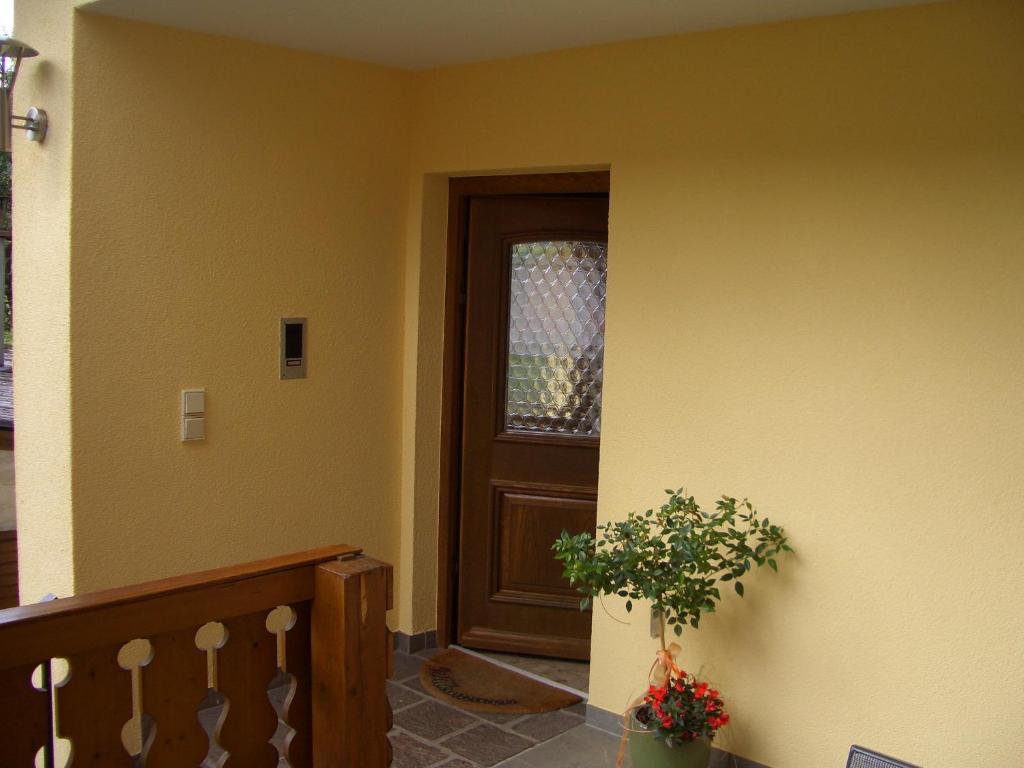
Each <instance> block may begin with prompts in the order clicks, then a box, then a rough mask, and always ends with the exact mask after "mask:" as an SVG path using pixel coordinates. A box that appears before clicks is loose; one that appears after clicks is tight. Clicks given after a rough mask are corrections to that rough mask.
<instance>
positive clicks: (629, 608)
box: [626, 600, 633, 613]
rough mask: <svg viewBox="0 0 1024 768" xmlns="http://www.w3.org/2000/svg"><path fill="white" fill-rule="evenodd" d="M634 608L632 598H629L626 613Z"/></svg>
mask: <svg viewBox="0 0 1024 768" xmlns="http://www.w3.org/2000/svg"><path fill="white" fill-rule="evenodd" d="M632 610H633V601H632V600H627V601H626V613H629V612H630V611H632Z"/></svg>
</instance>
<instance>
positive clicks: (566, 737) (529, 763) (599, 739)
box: [495, 725, 631, 768]
mask: <svg viewBox="0 0 1024 768" xmlns="http://www.w3.org/2000/svg"><path fill="white" fill-rule="evenodd" d="M618 753H619V737H618V736H614V735H612V734H610V733H608V732H607V731H602V730H599V729H597V728H594V727H593V726H590V725H579V726H576V727H575V728H573V729H571V730H568V731H566V732H565V733H562V734H559V735H558V736H556V737H555V738H553V739H550V740H548V741H545V742H543V743H541V744H538V745H537V746H535V747H531V748H530V749H528V750H526V751H525V752H520V753H519V754H518V755H516V756H515V757H512V758H510V759H508V760H505V761H504V762H502V763H498V765H497V766H495V768H613V766H614V765H615V759H616V757H617V756H618ZM630 765H631V762H630V760H629V755H628V754H627V755H626V761H625V763H624V766H623V768H629V767H630Z"/></svg>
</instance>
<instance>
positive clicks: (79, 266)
mask: <svg viewBox="0 0 1024 768" xmlns="http://www.w3.org/2000/svg"><path fill="white" fill-rule="evenodd" d="M44 7H47V4H46V3H41V4H37V6H36V8H35V9H33V10H32V11H31V12H28V11H26V12H25V16H26V17H28V16H31V17H32V18H33V19H35V18H36V17H39V16H40V15H41V11H40V9H42V8H44ZM65 14H66V18H67V20H68V22H69V23H70V19H71V15H70V14H69V13H67V12H65ZM74 25H75V29H74V55H75V58H74V66H75V70H74V72H75V75H74V86H75V87H74V100H75V101H74V117H75V123H74V165H73V174H72V184H73V201H74V202H73V209H72V210H71V218H72V219H73V221H74V223H75V230H74V236H73V238H72V248H71V254H70V274H69V270H68V267H67V265H66V264H65V265H64V266H63V283H64V285H65V288H66V286H67V284H68V283H70V285H71V286H72V287H71V293H72V302H71V311H70V323H71V334H70V336H71V339H70V346H71V356H70V385H71V391H72V393H73V395H72V398H71V413H72V424H71V440H70V454H71V456H70V458H71V463H72V466H73V467H74V480H73V483H72V486H71V488H70V498H73V507H71V509H70V511H69V513H68V514H67V515H66V516H65V517H64V518H61V519H55V518H54V516H53V515H52V514H51V513H50V510H51V507H52V505H51V504H50V503H49V500H48V499H42V500H40V501H39V502H37V503H35V504H34V505H26V506H27V507H29V508H30V509H31V510H32V512H33V514H31V515H26V519H27V520H28V521H31V520H33V519H34V520H36V521H38V525H39V526H40V527H46V528H50V529H53V530H57V531H60V532H61V535H62V536H63V537H64V538H65V539H66V540H68V541H69V542H70V541H72V539H73V544H71V546H72V547H73V557H59V556H56V555H48V556H47V555H40V556H38V557H36V556H32V555H31V553H27V554H29V555H30V556H29V557H28V558H27V568H28V571H27V572H25V573H23V578H24V577H26V576H27V577H28V578H25V585H24V586H25V589H24V591H23V599H28V600H31V599H35V598H36V597H37V593H39V592H41V591H46V590H53V591H57V592H59V593H65V594H66V593H67V592H69V591H71V590H72V589H74V591H78V592H82V591H89V590H93V589H97V588H102V587H107V586H112V585H116V584H124V583H129V582H132V581H137V580H142V579H148V578H156V577H160V576H163V575H169V574H175V573H182V572H188V571H192V570H196V569H199V568H205V567H212V566H215V565H220V564H225V563H230V562H237V561H244V560H248V559H253V558H257V557H262V556H268V555H271V554H275V553H281V552H288V551H294V550H297V549H303V548H306V547H312V546H318V545H322V544H325V543H336V542H351V543H357V544H359V545H362V546H364V547H365V548H366V549H367V550H369V551H371V552H372V553H373V554H374V555H376V556H379V557H382V558H384V559H386V560H389V561H392V562H395V563H396V564H400V560H401V557H400V552H399V540H398V533H397V528H398V504H399V497H400V482H399V457H400V453H401V432H400V429H401V414H400V412H399V409H398V407H397V403H399V402H400V387H401V348H402V306H401V299H400V297H401V295H402V284H403V271H402V270H403V261H402V253H403V246H402V242H403V238H404V231H403V227H404V224H405V206H404V183H405V173H406V169H407V158H406V147H407V139H406V131H407V121H406V115H405V111H406V110H407V108H408V103H409V98H408V93H407V89H408V87H409V79H408V76H407V75H404V74H403V73H400V72H396V71H392V70H388V69H384V68H381V67H374V66H368V65H362V64H355V63H350V62H343V61H339V60H334V59H331V58H327V57H320V56H313V55H307V54H302V53H297V52H291V51H284V50H281V49H275V48H271V47H266V46H259V45H254V44H249V43H244V42H238V41H233V40H226V39H221V38H215V37H208V36H203V35H197V34H191V33H185V32H179V31H175V30H170V29H164V28H160V27H155V26H150V25H144V24H137V23H131V22H124V21H120V20H115V19H110V18H105V17H97V16H91V15H86V14H76V15H75V20H74ZM24 26H25V29H26V35H28V33H29V25H28V24H27V23H26V24H25V25H24ZM19 29H20V28H19ZM36 44H37V45H39V46H40V47H41V48H43V49H44V51H46V52H47V56H49V50H48V48H47V47H44V43H43V42H39V43H36ZM64 63H65V65H66V62H64ZM34 80H35V78H34V77H28V76H26V78H25V82H26V83H30V82H33V81H34ZM26 90H28V86H26ZM21 95H22V93H21V92H20V89H19V96H21ZM44 105H45V106H46V107H47V108H49V109H50V110H51V114H52V115H53V118H54V128H55V129H56V130H55V131H54V132H51V134H50V137H49V138H48V140H47V143H46V144H45V145H43V146H42V148H39V147H37V146H35V145H33V146H31V147H28V148H27V149H26V148H24V147H23V146H19V148H18V151H19V155H18V157H17V158H16V160H17V161H18V162H17V167H18V170H19V173H20V174H21V175H20V176H19V186H18V202H19V210H22V211H23V210H25V208H27V207H29V206H32V211H33V216H32V217H27V218H28V219H30V223H29V224H28V225H26V226H25V227H24V228H22V227H21V224H20V222H19V239H20V242H19V252H20V253H22V254H29V253H31V254H36V253H39V252H40V251H41V250H43V244H44V240H43V238H44V234H45V236H46V237H54V236H59V235H60V233H59V232H56V233H55V232H53V231H48V230H46V231H45V232H44V230H45V224H46V222H45V221H39V220H38V219H37V218H35V217H39V216H40V214H39V212H40V211H42V210H44V209H45V208H46V206H47V205H51V204H52V203H51V202H50V201H47V202H46V203H43V202H41V201H40V200H39V198H38V197H35V196H33V193H32V192H31V185H32V180H31V178H30V177H31V174H35V173H37V172H40V171H42V172H43V173H45V172H46V171H47V170H48V169H49V168H50V167H51V166H52V165H55V164H56V163H57V162H58V161H61V162H63V161H64V158H63V156H60V157H58V156H57V155H56V153H57V151H58V150H59V149H60V148H61V145H60V142H61V140H62V139H63V138H64V136H63V135H62V133H61V132H60V131H61V129H62V128H65V126H66V125H67V123H66V120H67V115H69V114H70V113H71V110H70V109H69V108H68V107H67V106H63V107H62V105H61V104H59V103H54V101H53V100H52V99H50V100H49V101H47V102H46V103H45V104H44ZM65 130H66V128H65ZM19 140H20V139H19ZM21 141H22V143H23V140H21ZM40 149H41V151H39V150H40ZM32 150H36V151H37V153H36V155H35V156H34V157H32V158H29V159H26V158H28V156H29V154H30V153H31V152H32ZM64 170H65V173H66V168H65V169H64ZM22 172H24V173H22ZM26 190H30V191H27V192H26ZM65 205H66V202H65ZM67 217H68V212H67V210H66V209H65V211H64V217H63V223H65V224H66V222H67ZM34 227H38V232H37V231H29V230H30V228H34ZM63 237H64V239H65V241H66V238H67V235H66V231H65V234H64V235H63ZM64 245H65V247H66V242H65V243H64ZM54 258H56V254H55V255H54ZM64 258H65V259H67V258H68V256H67V253H66V251H65V255H64ZM31 263H32V262H30V260H29V259H28V258H25V259H23V260H22V261H19V267H21V265H23V264H26V265H31ZM59 274H60V272H59V271H58V275H59ZM18 279H19V286H20V288H21V289H20V290H19V294H18V299H19V300H18V308H19V317H18V318H17V324H18V333H19V339H18V344H19V347H18V348H19V354H20V352H21V351H22V350H30V354H29V355H27V356H26V357H27V359H29V360H32V361H33V367H32V368H30V367H29V366H28V365H26V366H25V367H24V368H23V367H22V366H20V365H19V366H18V383H19V394H20V393H23V392H25V391H26V390H27V389H29V388H30V387H35V386H36V385H37V380H36V378H35V377H32V378H30V377H29V375H27V374H26V371H28V374H32V373H33V372H34V371H35V370H36V368H37V367H42V365H43V363H44V362H45V360H41V359H39V357H38V356H39V355H40V354H41V350H40V347H41V346H42V344H43V343H44V342H45V341H46V339H45V338H40V337H37V336H35V335H32V336H30V334H29V326H30V324H31V318H32V316H33V314H32V313H38V314H40V315H46V314H47V313H48V312H49V311H50V309H51V305H49V304H43V303H42V302H43V300H44V299H45V297H44V296H43V295H42V293H41V292H40V291H39V285H38V284H37V283H36V281H35V279H34V275H33V274H28V275H26V274H23V273H22V272H21V271H19V275H18ZM63 301H64V306H65V307H66V306H67V298H66V296H65V298H64V300H63ZM57 308H58V309H59V306H58V307H57ZM288 316H305V317H308V318H309V325H308V333H309V347H308V358H309V377H308V378H307V379H305V380H300V381H287V382H282V381H280V380H279V378H278V333H279V331H278V321H279V318H281V317H288ZM26 317H27V318H29V319H28V320H26V319H25V318H26ZM50 322H53V321H52V320H51V321H50ZM63 327H64V328H65V329H66V327H67V319H66V318H65V322H64V326H63ZM65 334H66V330H65ZM64 341H65V344H66V342H67V339H65V340H64ZM22 345H24V346H22ZM64 365H65V366H67V361H66V360H65V361H64ZM185 387H205V388H206V390H207V414H208V417H207V434H208V437H207V440H206V441H205V442H203V443H196V444H182V443H181V442H180V437H179V430H180V426H179V419H180V411H179V409H180V402H179V391H180V389H182V388H185ZM26 401H27V402H31V405H27V406H26V407H25V408H19V411H18V430H19V445H18V458H19V462H20V463H21V464H26V463H28V462H29V460H30V459H29V458H28V457H27V452H28V451H29V450H32V454H33V457H34V456H36V455H38V452H42V451H43V450H45V449H46V448H47V444H45V443H43V442H38V443H37V442H36V441H34V440H32V439H29V436H30V434H34V432H33V433H29V430H35V429H37V428H36V427H35V426H34V424H35V420H36V419H41V418H42V415H41V414H46V413H54V414H56V413H61V412H63V413H64V415H65V416H66V412H67V409H66V408H64V409H57V408H53V409H51V408H49V406H48V405H47V406H45V407H44V404H43V403H41V402H39V401H38V400H32V401H28V400H27V398H26ZM40 429H41V427H40ZM23 437H25V439H24V440H22V438H23ZM54 439H55V438H52V437H51V438H48V441H49V442H52V441H53V440H54ZM65 445H66V437H65ZM26 446H29V447H26ZM31 446H35V447H34V448H30V447H31ZM23 451H25V452H26V453H23ZM32 460H33V461H34V458H33V459H32ZM30 469H32V466H31V465H30ZM38 470H39V471H40V473H49V472H50V471H51V470H50V469H49V467H48V466H45V465H44V466H39V467H38ZM22 472H25V470H24V467H19V475H21V476H24V475H22ZM26 474H28V473H27V472H26ZM48 476H49V475H48ZM42 485H43V484H42V483H39V484H38V486H42ZM35 487H37V485H33V484H30V483H29V482H25V481H23V482H22V484H21V488H22V489H25V488H35ZM58 490H61V498H60V501H61V503H63V504H64V505H65V506H67V505H69V504H70V501H69V498H68V488H66V487H65V488H63V489H60V488H59V487H58ZM54 492H56V491H54ZM24 495H25V494H24V493H23V496H24ZM30 501H31V500H30ZM22 503H24V499H22ZM57 509H58V511H59V509H60V508H59V506H58V508H57ZM26 525H29V526H31V525H32V523H31V522H28V523H26ZM28 540H29V543H30V544H31V542H32V540H33V537H31V536H30V537H28ZM37 566H38V568H39V569H40V570H41V571H42V574H41V575H39V576H34V575H32V572H33V571H34V570H35V569H36V567H37ZM68 567H71V568H72V569H73V570H72V572H71V573H66V572H65V571H66V570H67V568H68Z"/></svg>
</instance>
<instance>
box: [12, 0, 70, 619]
mask: <svg viewBox="0 0 1024 768" xmlns="http://www.w3.org/2000/svg"><path fill="white" fill-rule="evenodd" d="M17 6H18V7H17V9H16V10H17V17H16V20H15V26H16V28H17V30H18V34H19V35H20V36H21V37H22V39H25V40H31V41H32V44H33V45H34V46H36V47H37V48H38V49H39V50H40V51H43V52H45V53H44V54H43V55H41V56H40V57H38V58H35V59H28V60H26V61H25V62H24V70H23V72H22V76H21V77H20V78H19V80H18V83H17V86H18V87H17V89H16V91H15V100H14V105H15V114H19V115H23V114H25V111H26V110H27V109H28V108H29V107H30V106H33V105H37V106H40V107H44V108H45V109H46V110H47V112H48V113H49V114H50V115H51V116H52V120H51V124H50V129H49V133H48V135H47V137H46V144H45V145H40V144H33V143H29V142H27V141H25V140H24V138H23V137H22V136H21V134H20V132H19V131H15V132H14V133H15V136H14V139H15V143H14V186H15V188H16V189H17V190H18V194H17V195H15V197H14V225H13V226H14V229H15V230H16V231H17V232H18V243H17V247H18V253H19V254H21V256H22V258H19V259H16V260H15V262H14V282H15V283H16V284H18V285H25V286H31V289H30V290H27V291H25V295H26V298H25V300H24V301H21V300H20V299H21V298H22V296H21V292H20V291H19V295H18V297H19V301H16V302H15V303H14V327H15V329H16V330H15V333H14V348H15V353H14V368H15V369H16V370H17V371H18V374H17V376H16V377H15V379H14V403H15V410H16V412H17V422H18V450H17V451H16V453H15V462H16V468H17V469H16V472H17V477H18V482H17V487H16V506H17V509H18V546H19V551H20V558H19V560H20V573H19V588H20V590H21V599H22V601H23V602H34V601H36V600H38V599H39V598H41V597H42V596H43V595H45V594H46V593H47V592H51V591H52V592H54V593H58V594H68V593H70V592H71V591H72V590H73V587H74V576H73V574H72V572H71V570H72V569H71V561H72V542H71V528H72V521H71V417H70V406H71V370H70V339H69V335H68V321H69V313H70V283H69V279H68V273H69V268H70V259H71V245H70V237H71V175H70V168H71V126H72V108H71V98H72V84H71V58H72V30H71V27H72V16H71V2H70V0H45V2H35V1H34V0H19V1H18V3H17Z"/></svg>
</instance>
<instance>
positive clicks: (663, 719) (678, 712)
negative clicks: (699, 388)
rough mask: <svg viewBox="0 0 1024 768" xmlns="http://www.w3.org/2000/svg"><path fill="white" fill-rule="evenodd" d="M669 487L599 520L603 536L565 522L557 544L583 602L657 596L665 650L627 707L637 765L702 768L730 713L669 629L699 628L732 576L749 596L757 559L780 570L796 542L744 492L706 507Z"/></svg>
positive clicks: (652, 602)
mask: <svg viewBox="0 0 1024 768" xmlns="http://www.w3.org/2000/svg"><path fill="white" fill-rule="evenodd" d="M665 492H666V493H667V494H668V496H669V499H668V502H666V503H665V504H663V505H662V506H661V508H660V509H658V510H654V509H648V510H646V511H644V512H631V513H630V514H629V515H628V516H627V517H626V519H625V520H621V521H618V522H608V523H605V524H604V525H602V526H599V527H598V530H597V535H596V536H595V535H593V534H590V533H579V534H576V535H571V534H569V533H568V532H567V531H563V532H562V534H561V535H560V536H559V537H558V539H557V541H555V543H554V545H553V547H552V549H554V551H555V557H556V558H557V559H558V560H560V561H562V564H563V565H564V568H565V571H564V575H565V577H566V578H567V579H569V582H570V583H571V584H574V585H576V586H577V588H578V589H579V591H580V592H582V593H583V594H584V595H585V597H584V598H583V599H582V600H581V602H580V609H581V610H585V609H586V608H587V607H588V606H589V605H590V603H591V601H592V600H593V599H594V598H595V597H601V596H603V595H618V596H619V597H623V598H626V610H627V611H632V610H633V605H634V601H637V600H647V601H649V603H650V605H651V609H652V611H653V612H654V614H655V615H656V617H657V620H658V625H659V629H660V631H659V635H660V640H661V649H660V650H659V651H658V654H657V657H656V660H655V663H654V665H653V666H652V668H651V673H650V681H649V682H650V687H649V688H648V690H647V693H646V694H645V696H644V697H643V699H642V700H640V701H638V702H636V703H635V704H634V706H633V707H631V708H630V711H629V712H627V713H626V723H627V728H626V731H627V734H628V737H629V740H630V747H631V752H632V754H633V760H634V766H635V768H660V767H661V766H679V767H683V766H685V768H697V767H699V768H704V766H706V765H707V762H708V759H709V757H710V751H711V740H712V739H713V738H714V735H715V733H716V731H717V730H718V729H719V728H721V727H722V726H724V725H725V724H726V723H728V721H729V716H728V714H726V713H725V710H724V708H723V705H722V701H721V698H720V697H719V696H718V692H717V691H713V690H712V689H711V688H710V687H709V686H708V685H707V684H706V683H703V682H701V681H698V680H696V679H695V678H694V677H693V676H692V675H687V674H686V673H685V672H683V671H682V670H681V669H679V667H678V666H677V665H676V662H675V658H676V654H677V653H678V651H679V646H678V645H675V644H674V643H673V644H672V645H668V644H667V642H666V634H667V631H668V630H669V629H671V631H672V632H674V633H675V635H677V636H679V635H681V634H682V632H683V627H684V626H686V625H687V624H689V625H690V626H692V627H693V628H694V629H697V628H699V627H700V619H701V616H702V615H703V614H704V613H705V612H707V613H711V612H712V611H714V610H715V606H716V604H717V603H718V602H719V601H720V600H721V597H722V595H721V590H720V587H721V588H725V586H724V585H725V584H726V583H727V582H732V585H733V587H732V588H733V590H734V591H735V592H736V594H738V595H739V596H740V597H742V596H743V592H744V586H743V579H744V577H745V576H746V575H747V574H749V573H750V571H751V569H752V567H754V566H758V567H760V566H764V565H767V566H768V567H769V568H771V569H772V570H773V571H777V570H778V562H777V561H776V557H778V556H779V554H780V553H782V552H791V551H792V548H791V547H790V546H789V544H788V542H787V539H786V534H785V531H783V529H782V528H781V527H780V526H777V525H772V524H771V522H770V521H769V520H768V518H763V519H762V518H761V517H760V516H759V515H758V513H757V510H756V509H755V508H754V506H753V504H751V503H750V502H749V501H748V500H746V499H744V500H743V501H737V500H736V499H734V498H732V497H730V496H723V497H722V498H721V499H719V500H718V501H717V502H716V504H715V510H714V511H713V512H706V511H704V510H702V509H701V508H700V506H699V505H698V504H697V502H696V501H694V498H693V497H692V496H688V495H686V493H685V491H684V490H683V489H681V488H680V489H679V490H677V491H672V490H666V491H665ZM702 707H703V710H702V709H701V708H702ZM625 737H626V734H624V738H625Z"/></svg>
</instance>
